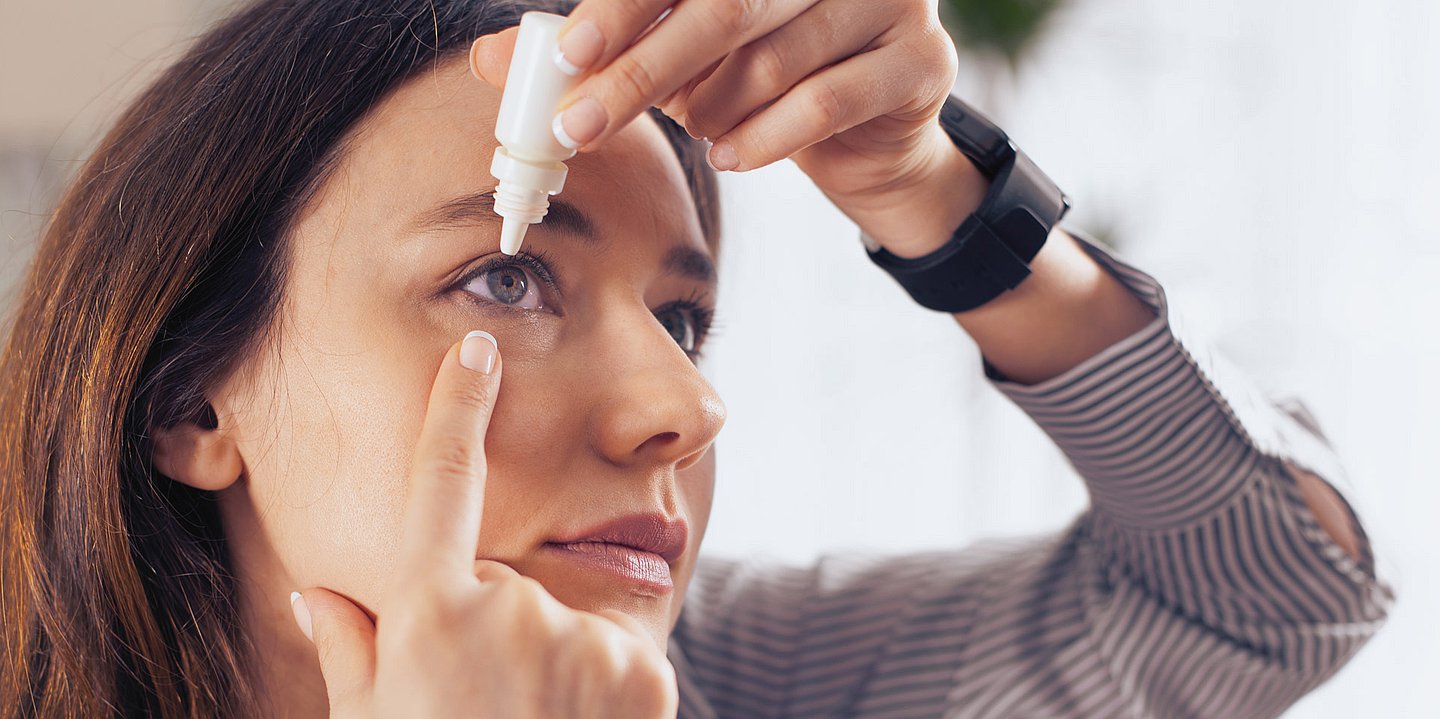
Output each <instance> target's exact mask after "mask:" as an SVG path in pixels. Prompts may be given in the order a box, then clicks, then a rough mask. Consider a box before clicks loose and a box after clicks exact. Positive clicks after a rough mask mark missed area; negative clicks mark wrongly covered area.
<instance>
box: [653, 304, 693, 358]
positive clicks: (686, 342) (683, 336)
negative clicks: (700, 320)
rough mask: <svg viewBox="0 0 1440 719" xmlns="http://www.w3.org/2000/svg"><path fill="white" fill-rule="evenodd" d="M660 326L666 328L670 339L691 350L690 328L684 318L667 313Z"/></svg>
mask: <svg viewBox="0 0 1440 719" xmlns="http://www.w3.org/2000/svg"><path fill="white" fill-rule="evenodd" d="M660 324H662V325H664V326H665V330H666V331H667V332H669V333H670V337H672V338H673V339H674V340H675V342H676V344H679V345H680V346H681V347H683V348H684V349H687V350H688V349H690V333H689V329H690V326H689V325H688V324H687V323H686V322H685V321H684V318H682V317H680V316H679V315H678V314H677V313H673V312H672V313H666V315H665V316H664V317H663V318H661V320H660Z"/></svg>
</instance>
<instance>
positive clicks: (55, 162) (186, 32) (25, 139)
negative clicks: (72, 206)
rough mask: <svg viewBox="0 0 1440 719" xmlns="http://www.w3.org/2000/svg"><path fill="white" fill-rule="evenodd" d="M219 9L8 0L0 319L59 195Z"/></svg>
mask: <svg viewBox="0 0 1440 719" xmlns="http://www.w3.org/2000/svg"><path fill="white" fill-rule="evenodd" d="M224 5H225V3H223V2H220V0H209V1H197V0H89V1H88V2H82V1H78V0H58V1H57V0H0V310H3V309H4V308H5V307H7V306H8V304H9V298H10V296H11V294H12V291H13V289H14V283H15V281H16V280H17V279H18V277H19V276H20V274H21V272H22V271H23V269H24V266H25V264H26V262H27V261H28V259H29V257H30V254H31V250H32V248H33V245H34V238H35V235H36V234H37V233H38V232H39V230H40V228H41V227H42V226H43V224H44V221H45V218H46V216H47V215H48V213H49V211H50V207H51V205H52V204H53V203H54V201H55V199H56V196H57V195H58V193H59V191H60V189H61V188H62V187H63V185H64V183H65V181H66V180H67V179H68V178H69V176H70V174H71V173H72V172H73V170H74V169H75V167H77V166H78V163H79V162H80V161H81V160H83V159H84V157H85V154H86V152H87V151H88V149H89V148H90V146H91V145H92V143H93V142H94V141H95V140H96V139H97V138H98V136H99V135H100V134H101V133H102V132H104V130H105V129H106V128H107V127H108V125H109V123H110V122H111V120H112V119H113V118H114V117H115V115H116V114H117V112H118V111H119V109H120V108H121V107H122V106H123V104H124V102H125V100H126V99H127V98H129V97H130V96H131V95H133V93H134V92H135V91H136V90H138V89H139V88H140V87H142V86H143V85H144V83H145V82H146V81H147V80H149V79H150V78H151V77H153V75H154V73H155V72H156V71H157V70H158V69H160V68H162V67H164V65H165V63H166V61H167V60H169V59H170V58H173V57H174V56H175V54H176V53H177V52H178V51H180V50H182V49H183V48H184V46H185V42H186V40H187V38H189V37H192V36H194V34H195V33H196V32H197V30H199V29H200V28H202V27H203V26H204V25H205V24H206V23H208V22H209V21H210V20H212V19H213V18H214V17H215V16H216V15H217V13H218V12H219V11H220V9H221V8H223V6H224Z"/></svg>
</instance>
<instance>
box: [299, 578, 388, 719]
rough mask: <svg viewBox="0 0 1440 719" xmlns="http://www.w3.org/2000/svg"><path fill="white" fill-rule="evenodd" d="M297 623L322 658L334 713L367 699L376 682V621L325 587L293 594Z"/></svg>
mask: <svg viewBox="0 0 1440 719" xmlns="http://www.w3.org/2000/svg"><path fill="white" fill-rule="evenodd" d="M290 607H291V609H293V610H294V612H295V623H296V624H298V625H299V626H300V631H302V632H304V633H305V635H306V636H308V637H310V640H311V641H312V642H314V643H315V649H316V652H317V653H318V655H319V657H320V673H321V674H323V675H324V676H325V693H326V694H327V695H328V696H329V697H330V713H331V716H335V715H336V710H337V709H343V708H346V707H355V706H359V705H361V704H362V703H363V702H365V701H367V700H368V699H369V697H370V688H371V686H372V685H373V684H374V681H375V623H374V622H372V621H370V617H369V616H368V615H367V614H365V612H363V611H361V609H360V607H357V606H355V603H354V602H352V601H350V600H349V599H346V598H345V597H342V596H340V595H339V594H336V593H334V592H332V591H329V590H326V589H307V590H305V592H304V593H301V592H294V593H292V594H291V595H290Z"/></svg>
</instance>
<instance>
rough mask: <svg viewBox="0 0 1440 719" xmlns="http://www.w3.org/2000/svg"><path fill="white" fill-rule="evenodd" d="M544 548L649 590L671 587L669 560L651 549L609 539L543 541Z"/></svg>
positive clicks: (673, 584)
mask: <svg viewBox="0 0 1440 719" xmlns="http://www.w3.org/2000/svg"><path fill="white" fill-rule="evenodd" d="M544 549H545V550H546V551H548V552H550V553H551V554H553V555H554V556H557V557H560V558H562V559H566V560H569V561H572V562H575V563H576V564H579V565H580V566H583V567H587V568H590V569H596V570H599V571H602V572H606V573H608V574H611V575H613V576H617V577H620V578H622V579H627V580H630V581H632V582H634V583H637V584H640V585H642V586H644V587H645V588H647V589H649V590H651V591H653V592H657V593H667V592H670V591H673V590H674V588H675V583H674V581H672V579H671V577H670V564H669V562H666V561H665V558H664V557H662V556H660V555H658V554H656V553H654V552H647V551H643V550H640V549H636V548H634V547H628V546H625V545H623V544H611V543H609V542H570V543H566V544H555V543H547V544H545V545H544Z"/></svg>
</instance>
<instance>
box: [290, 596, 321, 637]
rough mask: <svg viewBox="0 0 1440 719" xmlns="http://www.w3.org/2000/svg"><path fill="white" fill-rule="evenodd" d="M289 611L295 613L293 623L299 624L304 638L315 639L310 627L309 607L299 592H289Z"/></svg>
mask: <svg viewBox="0 0 1440 719" xmlns="http://www.w3.org/2000/svg"><path fill="white" fill-rule="evenodd" d="M290 611H292V612H294V613H295V623H296V624H298V625H300V631H302V632H304V633H305V638H306V639H309V640H310V641H312V642H313V641H315V636H314V630H313V629H311V627H310V608H309V607H307V606H305V598H304V597H302V596H300V593H299V592H291V593H290Z"/></svg>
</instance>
